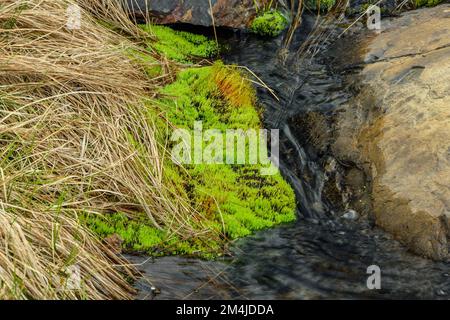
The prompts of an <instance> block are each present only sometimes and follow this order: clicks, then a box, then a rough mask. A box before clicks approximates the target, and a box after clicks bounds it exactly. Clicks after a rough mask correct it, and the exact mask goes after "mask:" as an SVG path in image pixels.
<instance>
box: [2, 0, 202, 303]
mask: <svg viewBox="0 0 450 320" xmlns="http://www.w3.org/2000/svg"><path fill="white" fill-rule="evenodd" d="M78 2H79V3H80V4H81V5H82V7H83V8H84V9H87V10H88V11H89V13H88V11H83V15H82V18H83V20H82V27H81V29H80V30H68V29H66V27H65V25H66V22H67V17H66V9H67V5H68V4H69V3H71V1H69V0H67V1H66V0H23V1H18V0H3V1H2V2H1V5H0V191H1V192H0V238H1V240H0V280H1V283H0V298H13V299H14V298H20V299H24V298H38V299H61V298H68V299H75V298H93V299H104V298H130V297H131V296H130V294H131V293H132V290H131V288H130V287H129V285H128V283H127V282H126V281H125V280H124V275H125V274H128V275H129V276H131V275H132V272H133V270H131V269H130V268H120V269H118V268H117V265H121V264H123V263H124V262H123V261H121V260H120V259H119V258H117V257H116V256H114V254H112V253H111V252H110V251H109V250H108V249H107V248H106V247H104V246H103V245H102V244H101V243H99V242H98V241H97V240H96V239H95V238H94V237H93V236H92V234H90V233H89V232H88V231H87V230H85V229H83V228H82V227H81V226H80V225H79V224H78V218H77V216H78V214H80V213H83V212H90V213H97V214H107V213H108V212H117V211H121V212H127V213H128V214H130V215H133V213H136V212H142V211H145V212H146V213H147V215H148V217H149V219H150V220H151V221H152V222H153V224H154V226H155V227H158V228H166V229H170V230H172V231H173V232H174V233H177V234H180V235H182V236H183V238H186V237H191V236H200V235H201V236H204V237H208V236H210V235H208V233H207V231H204V229H202V220H201V218H200V217H199V216H198V215H197V214H195V213H192V212H193V211H192V210H191V208H190V207H189V204H188V202H187V200H186V199H181V198H179V196H178V195H176V194H173V193H172V192H171V191H170V190H171V188H170V186H166V185H165V183H163V181H164V179H163V170H164V162H163V161H162V159H164V158H165V157H164V148H163V146H161V145H158V143H157V141H156V139H155V128H154V125H153V123H152V121H151V119H149V116H148V113H147V112H146V107H145V106H144V105H143V102H142V97H143V96H145V95H147V96H148V95H151V94H152V93H153V92H155V91H156V89H157V86H158V84H159V83H160V82H161V81H163V80H164V79H163V78H164V77H160V78H158V79H154V80H153V81H151V80H149V79H147V78H146V76H145V72H144V70H143V69H144V68H143V67H142V65H140V64H137V63H136V62H135V59H133V58H132V57H130V54H129V53H130V52H137V51H139V50H140V49H139V48H138V47H136V45H135V44H133V43H132V42H130V41H129V38H125V37H123V36H121V35H119V34H117V33H115V32H112V31H110V30H109V29H107V28H105V27H103V26H102V25H101V24H99V23H98V22H97V20H96V19H97V18H98V17H100V18H102V19H104V20H108V22H110V23H114V24H115V25H116V26H119V27H120V29H121V30H122V31H124V32H126V33H127V34H128V35H131V36H132V37H134V38H138V37H139V36H140V35H139V33H140V31H139V30H138V29H137V28H136V27H135V26H134V25H133V24H131V23H129V22H128V20H127V19H126V15H125V13H124V12H123V10H122V9H121V8H120V6H117V5H116V4H115V3H117V2H116V1H114V0H108V1H107V0H101V1H99V0H79V1H78ZM94 14H96V15H97V17H96V18H94ZM163 69H164V68H163ZM172 226H177V228H176V229H175V228H173V227H172ZM201 236H200V237H201ZM73 264H76V265H78V266H79V267H80V269H81V272H82V279H83V286H82V290H81V291H80V290H78V291H70V290H61V289H60V287H61V283H60V282H61V279H64V277H65V276H64V272H65V270H66V268H67V266H69V265H73ZM58 275H59V277H58Z"/></svg>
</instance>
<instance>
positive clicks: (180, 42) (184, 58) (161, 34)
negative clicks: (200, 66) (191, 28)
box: [141, 24, 219, 63]
mask: <svg viewBox="0 0 450 320" xmlns="http://www.w3.org/2000/svg"><path fill="white" fill-rule="evenodd" d="M141 28H142V30H144V31H146V32H148V33H149V34H151V35H153V36H154V37H155V41H151V42H149V47H150V49H153V50H156V51H157V52H158V53H160V54H162V55H164V56H165V57H167V59H170V60H174V61H177V62H180V63H191V62H192V60H194V59H199V58H211V57H214V56H216V55H217V54H218V53H219V49H218V47H217V44H216V42H215V41H213V40H209V39H208V38H207V37H205V36H203V35H198V34H193V33H189V32H184V31H175V30H173V29H171V28H169V27H166V26H158V25H151V24H146V25H141Z"/></svg>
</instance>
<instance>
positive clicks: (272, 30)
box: [250, 10, 288, 37]
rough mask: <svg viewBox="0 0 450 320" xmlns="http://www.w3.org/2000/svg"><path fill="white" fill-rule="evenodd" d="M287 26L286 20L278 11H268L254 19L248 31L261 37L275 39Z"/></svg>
mask: <svg viewBox="0 0 450 320" xmlns="http://www.w3.org/2000/svg"><path fill="white" fill-rule="evenodd" d="M287 26H288V21H287V19H286V18H285V17H284V16H283V15H282V14H281V13H280V12H279V11H276V10H270V11H266V12H264V13H263V14H261V15H260V16H258V17H256V18H255V20H253V22H252V24H251V26H250V30H251V31H252V32H254V33H256V34H259V35H262V36H269V37H276V36H278V35H279V34H281V32H283V30H284V29H286V28H287Z"/></svg>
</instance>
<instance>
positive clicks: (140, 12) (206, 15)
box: [127, 0, 263, 29]
mask: <svg viewBox="0 0 450 320" xmlns="http://www.w3.org/2000/svg"><path fill="white" fill-rule="evenodd" d="M127 1H128V6H129V8H130V11H131V12H132V14H133V15H134V16H135V18H136V19H138V20H144V19H145V20H150V21H154V22H155V23H158V24H174V23H189V24H192V25H198V26H206V27H209V26H212V25H213V19H212V17H211V13H210V3H209V1H208V0H127ZM262 2H263V1H259V3H262ZM211 5H212V9H213V10H212V11H213V15H214V25H215V26H217V27H230V28H236V29H243V28H246V27H248V26H249V24H250V23H251V21H252V20H253V19H254V18H255V16H256V14H257V12H256V11H257V10H256V8H255V4H254V1H253V0H211Z"/></svg>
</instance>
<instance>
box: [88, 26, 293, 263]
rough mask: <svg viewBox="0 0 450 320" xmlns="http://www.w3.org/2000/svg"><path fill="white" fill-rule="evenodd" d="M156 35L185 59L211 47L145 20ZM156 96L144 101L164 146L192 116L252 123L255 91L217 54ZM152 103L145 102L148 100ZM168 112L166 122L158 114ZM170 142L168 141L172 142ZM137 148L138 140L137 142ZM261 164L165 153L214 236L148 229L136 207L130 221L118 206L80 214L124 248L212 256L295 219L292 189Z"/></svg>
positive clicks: (224, 124) (220, 125)
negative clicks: (193, 160)
mask: <svg viewBox="0 0 450 320" xmlns="http://www.w3.org/2000/svg"><path fill="white" fill-rule="evenodd" d="M143 28H144V29H145V30H148V31H153V32H154V33H155V34H156V36H157V38H158V39H159V40H160V42H156V43H150V44H149V46H150V47H151V48H153V49H155V50H158V51H159V52H160V53H163V54H166V55H167V57H168V58H170V59H175V60H177V61H179V62H185V63H189V62H191V61H192V60H191V59H198V58H207V57H211V56H212V55H214V54H216V53H217V50H216V46H215V43H214V42H211V41H210V40H208V39H207V38H205V37H203V36H199V35H192V34H188V33H186V32H176V31H173V30H171V29H169V28H167V27H156V26H144V27H143ZM160 93H161V97H160V98H159V99H158V101H156V102H157V103H156V104H157V105H158V109H157V110H155V107H154V105H155V101H153V100H152V101H149V110H148V113H149V119H160V122H159V123H157V125H158V128H159V129H160V131H159V132H158V135H159V136H158V140H159V141H160V143H161V145H166V148H167V149H168V150H170V149H171V148H172V147H173V145H167V141H169V140H170V137H171V133H172V130H173V128H183V129H189V130H192V129H193V126H194V122H195V121H202V123H203V129H204V130H207V129H210V128H214V129H219V130H221V131H225V130H226V129H243V130H247V129H259V128H260V127H261V122H260V117H259V114H258V112H257V109H256V108H255V102H256V101H255V100H256V99H255V92H254V89H253V88H252V86H251V85H250V83H249V82H248V81H247V80H245V78H244V76H243V75H242V73H241V72H240V71H239V70H238V69H237V68H236V67H233V66H225V65H223V64H222V63H221V62H220V61H218V62H216V63H215V64H214V65H212V66H207V67H200V68H189V69H184V70H183V71H181V72H179V74H178V76H177V79H176V81H174V82H173V83H170V84H168V85H167V86H166V87H164V88H163V89H162V90H161V92H160ZM150 105H151V107H150ZM163 118H164V119H168V120H169V122H170V123H171V124H173V127H171V128H168V127H167V125H166V122H165V121H163V120H162V119H163ZM173 143H174V142H172V144H173ZM136 148H137V150H138V149H139V146H136ZM260 168H261V165H225V164H201V165H185V166H184V168H182V167H180V166H178V165H176V164H175V163H174V162H173V161H172V160H171V158H170V155H167V159H166V161H165V164H164V170H165V179H167V182H168V183H167V184H168V185H172V186H173V188H174V191H175V192H176V193H177V194H182V195H186V196H187V198H189V199H190V200H191V202H192V203H191V205H192V207H193V208H195V209H196V210H197V211H198V212H200V213H201V214H202V215H203V216H205V217H207V221H208V223H209V225H208V227H209V228H211V229H213V230H216V231H217V233H218V234H222V236H221V239H220V240H213V239H212V240H211V242H210V243H199V242H195V241H194V240H190V239H188V238H186V239H180V238H179V236H176V235H173V234H169V233H168V232H167V231H165V230H158V229H156V228H154V227H153V226H152V225H151V224H150V223H149V221H148V218H147V217H146V216H145V215H144V214H143V215H142V218H141V219H138V220H136V219H134V220H131V219H130V218H129V217H128V216H127V215H126V214H125V213H123V214H122V213H117V214H114V215H112V216H106V217H105V216H102V217H100V216H92V215H86V216H84V217H83V221H84V223H85V224H86V225H88V226H89V227H90V228H91V229H92V230H93V231H94V232H96V233H97V234H98V235H100V236H101V237H103V238H104V237H107V236H109V235H112V234H118V235H119V236H120V237H121V238H122V239H123V247H124V248H125V249H127V250H134V251H145V252H146V253H148V254H152V255H160V254H185V255H198V256H202V257H207V258H208V257H213V256H215V255H216V254H220V252H221V248H222V247H223V244H224V243H225V241H224V240H227V239H228V240H230V239H231V240H232V239H237V238H240V237H244V236H247V235H249V234H251V233H252V232H253V231H256V230H261V229H264V228H268V227H272V226H274V225H276V224H280V223H285V222H290V221H293V220H295V196H294V192H293V191H292V189H291V188H290V186H289V185H288V184H287V183H286V182H285V181H284V180H283V178H282V177H281V175H280V174H279V173H277V174H275V175H271V176H263V175H261V174H260Z"/></svg>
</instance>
